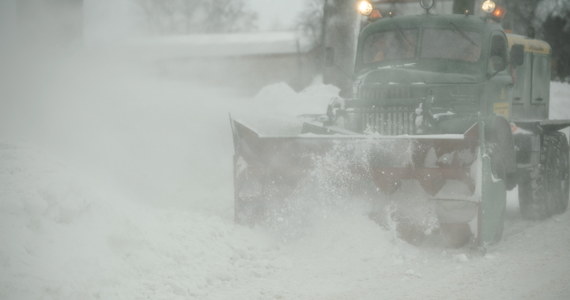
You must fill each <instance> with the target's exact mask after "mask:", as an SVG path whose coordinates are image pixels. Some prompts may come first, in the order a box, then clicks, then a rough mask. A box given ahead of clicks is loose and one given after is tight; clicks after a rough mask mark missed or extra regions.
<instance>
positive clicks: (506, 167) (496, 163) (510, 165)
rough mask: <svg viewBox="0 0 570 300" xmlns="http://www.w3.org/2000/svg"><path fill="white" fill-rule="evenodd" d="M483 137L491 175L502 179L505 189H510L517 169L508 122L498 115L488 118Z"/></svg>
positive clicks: (514, 181)
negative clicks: (489, 160) (489, 161)
mask: <svg viewBox="0 0 570 300" xmlns="http://www.w3.org/2000/svg"><path fill="white" fill-rule="evenodd" d="M485 139H486V143H487V147H486V148H487V152H488V153H489V156H490V157H491V168H492V171H493V175H494V176H495V177H497V178H500V179H503V180H504V182H505V186H506V188H507V190H512V189H513V188H514V187H515V186H516V185H517V176H516V174H517V169H516V156H515V142H514V138H513V134H512V132H511V126H510V124H509V122H508V121H507V120H505V119H504V118H502V117H498V116H493V117H491V118H489V119H488V120H487V122H485Z"/></svg>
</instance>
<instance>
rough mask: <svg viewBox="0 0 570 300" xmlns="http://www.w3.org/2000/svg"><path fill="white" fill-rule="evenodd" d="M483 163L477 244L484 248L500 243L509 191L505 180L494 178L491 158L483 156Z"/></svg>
mask: <svg viewBox="0 0 570 300" xmlns="http://www.w3.org/2000/svg"><path fill="white" fill-rule="evenodd" d="M481 153H485V151H481ZM481 163H482V165H481V169H482V170H481V175H482V176H481V202H480V205H479V214H478V217H477V244H478V245H479V246H483V247H484V246H486V245H489V244H493V243H496V242H498V241H500V240H501V238H502V236H503V228H504V216H505V209H506V199H507V189H506V185H505V182H504V181H503V180H501V179H498V178H496V177H494V176H493V173H492V171H491V170H492V169H491V158H490V157H489V156H487V155H483V157H482V158H481Z"/></svg>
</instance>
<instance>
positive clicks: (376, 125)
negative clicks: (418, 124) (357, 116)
mask: <svg viewBox="0 0 570 300" xmlns="http://www.w3.org/2000/svg"><path fill="white" fill-rule="evenodd" d="M362 120H363V123H364V124H363V125H364V126H363V127H364V130H365V131H368V132H373V133H379V134H382V135H403V134H415V132H416V128H415V113H414V108H413V107H412V106H386V107H381V108H377V107H375V108H372V109H366V110H364V111H363V112H362Z"/></svg>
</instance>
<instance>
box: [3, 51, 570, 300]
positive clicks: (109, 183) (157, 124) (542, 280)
mask: <svg viewBox="0 0 570 300" xmlns="http://www.w3.org/2000/svg"><path fill="white" fill-rule="evenodd" d="M86 58H87V59H86ZM33 70H34V72H31V73H26V72H21V73H22V74H15V75H14V76H15V77H14V78H13V81H12V82H11V83H6V82H4V83H3V85H4V86H3V88H2V92H0V96H1V98H0V99H1V101H2V102H0V117H1V121H0V124H2V126H1V128H0V239H1V240H2V243H1V244H0V299H142V298H145V299H418V298H421V299H569V298H570V285H569V282H570V251H569V249H570V233H569V232H568V228H570V214H568V213H566V214H563V215H560V216H556V217H554V218H552V219H549V220H546V221H541V222H531V221H525V220H522V218H521V217H520V214H519V212H518V204H517V199H516V194H514V193H512V194H509V204H508V213H507V223H506V228H505V237H504V241H502V242H501V243H499V244H498V245H495V246H493V247H491V248H490V249H488V251H487V253H486V254H481V253H479V252H475V251H472V250H469V249H457V250H450V249H445V248H443V247H440V246H437V245H426V246H423V247H419V248H418V247H414V246H411V245H409V244H407V243H406V242H404V241H401V240H399V239H397V238H395V236H394V234H393V233H392V232H390V231H388V230H386V229H384V228H382V227H379V226H378V225H376V223H374V222H373V221H371V220H370V219H369V218H368V217H367V215H366V213H365V212H364V210H363V209H362V207H361V206H362V204H361V203H359V202H358V201H352V200H350V201H349V200H346V201H344V202H342V203H335V204H334V205H331V206H330V207H326V208H325V211H324V212H323V211H319V213H314V214H308V215H305V216H310V217H303V218H300V219H298V220H296V222H289V223H284V224H278V226H275V227H274V228H265V229H264V228H248V227H242V226H237V225H235V224H233V221H232V216H233V211H232V210H233V190H232V189H233V185H232V165H231V164H232V154H233V149H232V141H231V132H230V127H229V121H228V114H229V113H230V112H236V111H241V112H243V111H246V110H247V111H249V112H250V113H252V112H253V113H263V112H265V111H269V110H271V111H273V112H275V111H279V112H281V113H291V114H296V113H299V112H307V111H308V110H313V109H317V110H320V109H321V108H324V107H325V103H327V102H328V99H329V98H330V96H331V95H334V94H335V93H336V89H335V88H333V87H330V86H323V85H315V86H312V87H310V88H308V89H307V90H305V91H303V92H300V93H296V92H294V91H292V90H291V89H290V88H289V87H287V86H286V85H284V84H276V85H273V86H269V87H266V88H265V89H264V90H262V91H261V92H260V93H259V94H258V95H257V96H255V97H253V98H251V97H244V96H236V95H235V94H234V93H233V92H232V91H231V90H229V89H224V88H219V87H216V88H213V87H211V86H207V85H205V84H204V83H189V82H185V81H183V80H179V79H173V78H170V77H169V76H165V74H162V73H160V72H158V71H157V68H155V67H154V66H153V65H147V64H143V65H141V64H139V63H138V62H135V61H127V62H125V61H124V60H116V59H110V58H108V57H105V58H102V57H99V56H97V57H92V56H90V55H89V54H81V55H77V56H76V57H74V58H68V59H65V60H63V61H59V60H58V61H54V62H51V63H47V64H46V65H44V66H43V67H41V68H37V69H36V68H34V69H33ZM551 94H552V98H553V99H552V101H553V105H552V107H553V110H552V115H553V117H555V118H570V108H569V106H568V105H567V104H566V102H567V101H570V85H568V84H560V83H553V84H552V91H551ZM320 209H322V207H320Z"/></svg>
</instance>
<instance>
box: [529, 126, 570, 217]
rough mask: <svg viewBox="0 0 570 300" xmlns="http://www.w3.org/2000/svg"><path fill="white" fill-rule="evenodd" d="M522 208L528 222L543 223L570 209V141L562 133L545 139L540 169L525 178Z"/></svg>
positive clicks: (546, 136)
mask: <svg viewBox="0 0 570 300" xmlns="http://www.w3.org/2000/svg"><path fill="white" fill-rule="evenodd" d="M520 180H521V181H520V183H519V207H520V211H521V215H522V216H523V217H524V218H526V219H531V220H540V219H545V218H548V217H550V216H552V215H554V214H559V213H563V212H564V211H566V209H567V208H568V197H569V190H568V189H569V186H570V185H569V183H570V182H569V176H568V140H567V138H566V136H565V135H564V133H562V132H549V133H546V134H544V135H543V136H542V146H541V154H540V163H539V165H538V166H537V167H536V168H535V169H534V170H531V171H527V172H524V173H523V174H521V178H520Z"/></svg>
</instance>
